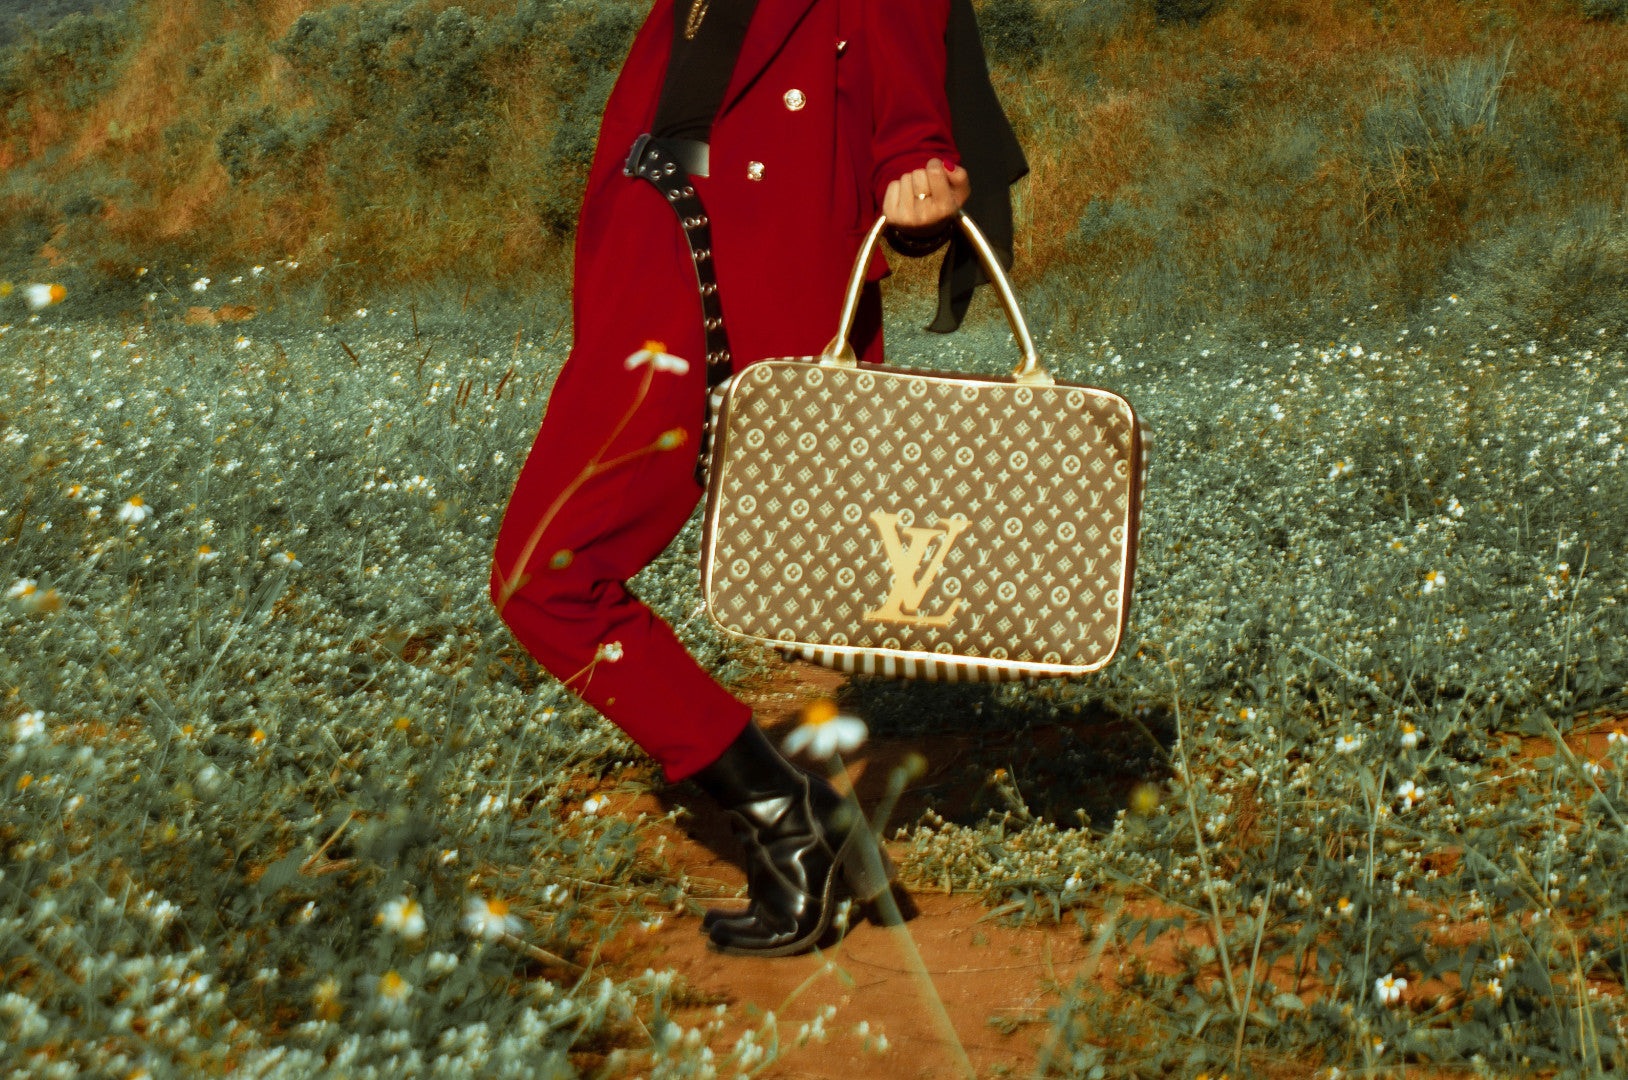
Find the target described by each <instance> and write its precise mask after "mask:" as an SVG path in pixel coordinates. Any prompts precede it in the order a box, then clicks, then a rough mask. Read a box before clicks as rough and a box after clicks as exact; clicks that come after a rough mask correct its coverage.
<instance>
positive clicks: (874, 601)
mask: <svg viewBox="0 0 1628 1080" xmlns="http://www.w3.org/2000/svg"><path fill="white" fill-rule="evenodd" d="M957 217H958V221H959V222H960V225H961V227H962V228H963V229H964V230H965V231H966V233H967V235H968V237H969V238H971V240H972V242H973V245H974V247H976V248H977V250H978V253H979V257H980V258H981V259H982V261H983V265H984V267H985V269H986V271H987V272H988V274H989V277H990V280H991V281H992V283H993V284H994V285H995V287H996V290H997V292H998V293H999V296H1000V300H1001V305H1002V307H1004V308H1005V310H1006V315H1007V319H1008V321H1009V322H1010V324H1011V328H1012V335H1013V337H1014V338H1015V339H1016V341H1017V343H1018V346H1019V348H1020V349H1021V350H1022V353H1023V361H1022V363H1021V364H1020V365H1019V366H1018V367H1017V368H1016V369H1014V371H1013V372H1012V374H1010V375H991V376H981V375H968V374H963V373H960V372H949V371H926V370H913V369H909V368H893V367H886V366H879V365H869V364H867V365H865V366H864V367H863V368H861V367H860V366H859V365H858V363H857V361H856V359H855V356H854V351H853V347H852V346H851V345H850V344H849V342H848V334H849V332H850V331H851V329H852V326H853V318H854V312H855V309H856V308H857V306H858V302H859V292H860V288H861V286H862V285H863V283H864V277H865V268H866V266H867V265H868V264H869V262H870V258H871V252H872V250H873V248H874V247H875V245H876V241H877V238H878V237H879V236H880V235H881V231H882V226H883V224H884V221H883V220H881V219H879V220H878V221H877V222H876V224H875V225H874V226H872V228H871V230H870V232H869V234H868V235H867V236H866V237H865V242H864V243H863V244H862V245H861V247H860V250H859V256H858V258H857V259H856V260H855V262H854V268H853V274H852V275H851V277H850V279H849V282H848V291H847V295H846V298H845V300H844V303H843V309H842V316H841V320H840V324H839V328H838V330H837V335H836V337H834V338H833V339H832V340H831V343H830V344H829V345H827V346H826V347H825V351H824V352H823V353H822V354H821V355H819V356H804V357H784V358H780V359H773V360H763V361H759V362H757V363H754V364H752V365H750V366H749V367H747V368H745V369H743V370H742V371H740V372H739V373H737V374H735V375H733V376H731V377H730V378H728V379H727V380H725V381H723V382H721V383H719V384H718V385H717V386H716V387H714V388H713V391H712V394H711V399H710V410H709V416H710V419H709V433H710V439H711V441H710V450H709V453H710V460H709V461H708V462H707V475H708V486H707V507H706V519H705V532H704V536H703V540H702V546H701V591H702V595H703V597H704V598H705V603H706V608H707V612H708V614H709V615H710V617H711V618H712V620H713V622H714V623H715V624H716V625H717V626H718V627H719V629H721V630H722V631H723V632H724V633H725V634H728V635H729V636H731V637H734V638H738V639H741V640H743V641H751V642H755V643H758V644H762V645H770V646H774V647H776V648H778V649H780V650H781V652H782V654H783V655H785V656H786V657H787V658H788V659H789V658H791V657H792V656H800V657H802V658H804V659H806V660H812V661H814V662H816V663H820V664H824V665H826V666H828V667H833V668H838V669H840V670H843V671H850V672H853V671H860V672H867V673H875V674H882V675H891V676H897V677H902V678H918V679H936V680H945V681H951V682H955V681H1000V680H1009V679H1019V678H1026V677H1032V676H1055V675H1081V674H1085V673H1088V672H1092V671H1096V670H1098V669H1100V668H1102V667H1103V666H1104V665H1106V664H1107V663H1108V662H1109V661H1110V660H1111V659H1113V656H1114V653H1115V651H1116V650H1117V649H1118V648H1119V644H1120V640H1121V638H1122V636H1123V635H1124V633H1125V627H1126V620H1127V618H1128V616H1129V614H1130V597H1131V575H1132V571H1133V570H1134V568H1135V564H1136V546H1137V526H1138V521H1139V516H1140V511H1141V502H1142V485H1143V481H1144V479H1145V476H1146V472H1145V453H1146V445H1147V440H1148V436H1147V433H1146V431H1145V430H1144V429H1143V427H1142V425H1141V423H1140V421H1139V420H1138V418H1137V415H1136V411H1135V410H1134V409H1132V408H1131V405H1130V402H1128V401H1126V400H1125V399H1124V398H1122V397H1120V396H1119V395H1118V394H1115V393H1112V392H1111V391H1108V390H1101V389H1098V388H1096V387H1090V386H1080V385H1074V384H1070V383H1060V382H1057V381H1056V380H1054V379H1053V378H1052V377H1051V376H1050V375H1049V374H1047V372H1046V370H1045V369H1044V368H1043V367H1042V366H1041V365H1040V362H1039V359H1038V357H1037V355H1036V353H1035V348H1034V342H1033V340H1032V339H1031V338H1030V336H1029V330H1028V327H1027V326H1026V325H1025V323H1024V321H1023V316H1022V314H1021V313H1020V312H1019V311H1018V306H1017V301H1016V299H1015V298H1014V296H1013V294H1012V289H1011V285H1010V283H1009V282H1008V281H1007V280H1006V275H1005V274H1004V273H1003V272H1002V271H1001V268H1000V265H999V263H998V262H997V260H996V259H995V257H994V253H993V252H992V251H991V250H990V247H989V244H988V242H987V241H986V240H985V239H984V237H983V235H982V234H981V233H980V232H979V231H978V229H977V228H976V227H975V226H974V225H973V223H972V221H971V219H970V218H968V217H966V216H965V215H964V214H958V216H957Z"/></svg>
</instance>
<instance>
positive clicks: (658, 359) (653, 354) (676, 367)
mask: <svg viewBox="0 0 1628 1080" xmlns="http://www.w3.org/2000/svg"><path fill="white" fill-rule="evenodd" d="M646 363H648V364H652V365H654V366H655V369H656V370H657V371H670V372H672V373H673V374H674V375H683V374H685V373H686V372H688V371H689V370H690V362H689V361H688V360H685V359H683V358H682V357H678V356H674V355H673V354H672V353H669V352H668V351H667V346H666V344H665V343H664V342H660V341H647V342H645V343H644V348H642V349H640V350H639V351H638V352H636V353H634V354H633V355H631V356H629V357H628V358H627V359H626V360H625V361H623V366H625V367H626V368H627V369H628V370H629V371H632V370H633V369H634V368H636V367H638V366H639V365H641V364H646Z"/></svg>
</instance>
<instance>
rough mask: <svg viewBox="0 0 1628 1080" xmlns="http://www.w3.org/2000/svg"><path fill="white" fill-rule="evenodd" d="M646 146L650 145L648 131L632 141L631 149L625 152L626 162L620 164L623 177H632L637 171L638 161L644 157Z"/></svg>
mask: <svg viewBox="0 0 1628 1080" xmlns="http://www.w3.org/2000/svg"><path fill="white" fill-rule="evenodd" d="M648 145H650V133H649V132H648V131H647V132H645V133H644V134H643V135H640V136H639V137H638V138H637V139H634V140H633V149H631V150H629V151H628V152H627V160H626V161H625V162H623V163H622V175H623V176H632V175H634V174H635V173H637V172H638V171H639V161H640V159H641V158H643V157H644V148H645V147H646V146H648Z"/></svg>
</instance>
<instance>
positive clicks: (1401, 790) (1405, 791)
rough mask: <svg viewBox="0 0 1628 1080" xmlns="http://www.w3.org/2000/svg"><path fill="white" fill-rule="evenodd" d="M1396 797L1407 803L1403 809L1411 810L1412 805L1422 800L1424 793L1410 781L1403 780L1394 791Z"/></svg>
mask: <svg viewBox="0 0 1628 1080" xmlns="http://www.w3.org/2000/svg"><path fill="white" fill-rule="evenodd" d="M1396 797H1397V798H1398V799H1402V800H1405V801H1406V802H1407V806H1405V807H1403V809H1405V810H1411V809H1413V804H1414V803H1416V802H1418V801H1419V800H1420V799H1422V798H1424V791H1423V790H1422V789H1420V788H1419V786H1418V785H1416V784H1415V783H1414V782H1413V781H1412V780H1404V781H1402V785H1401V786H1400V787H1398V788H1397V789H1396Z"/></svg>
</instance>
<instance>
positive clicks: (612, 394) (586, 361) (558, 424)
mask: <svg viewBox="0 0 1628 1080" xmlns="http://www.w3.org/2000/svg"><path fill="white" fill-rule="evenodd" d="M706 183H707V182H706V180H705V179H704V178H698V179H697V180H696V181H695V187H696V189H697V191H698V192H699V194H700V196H701V198H702V200H703V202H705V200H706V197H707V187H706ZM610 186H611V188H612V190H611V191H607V192H603V193H601V194H600V196H599V197H602V198H609V199H612V200H613V201H614V205H613V207H612V213H610V214H609V215H608V220H609V222H610V225H609V228H607V229H606V230H604V232H603V233H602V234H601V235H600V236H597V237H594V238H593V242H592V243H591V244H588V243H584V244H582V246H581V247H579V251H578V267H577V270H576V282H575V290H576V293H575V295H574V297H573V341H572V346H571V353H570V356H569V357H568V358H567V359H566V361H565V365H564V367H563V368H562V370H561V371H560V375H559V377H558V379H557V380H556V381H555V384H554V388H553V390H552V392H551V394H550V395H549V399H548V407H547V409H546V411H545V413H544V416H543V421H542V426H541V428H540V429H539V430H538V432H537V438H536V440H535V441H534V442H533V443H532V447H531V452H530V453H529V454H528V455H527V457H526V462H525V464H524V466H522V468H521V470H520V475H519V477H518V478H517V479H516V481H515V485H514V491H513V493H512V494H511V496H510V498H509V505H508V509H507V510H506V511H505V512H504V516H503V522H502V525H501V526H500V527H499V529H498V535H497V544H496V549H495V551H494V554H493V567H492V581H491V591H492V599H493V602H494V603H496V604H498V605H499V616H500V618H502V620H503V621H504V623H505V624H506V625H507V626H508V627H509V629H510V631H511V632H512V633H513V634H514V636H515V638H516V639H517V640H518V641H519V642H520V644H521V645H522V646H523V647H524V648H525V649H526V651H527V652H529V653H530V654H531V655H532V656H533V657H534V658H535V659H536V661H537V663H538V664H540V665H541V666H542V667H543V668H544V669H546V670H547V671H549V672H550V673H552V674H553V675H554V676H555V677H556V678H558V679H560V680H561V681H562V682H563V683H565V685H566V686H567V687H569V688H570V689H571V690H573V691H575V692H576V693H577V694H578V695H579V696H581V698H582V699H583V700H584V701H586V702H587V703H588V704H590V705H592V706H593V707H594V708H596V709H598V710H599V712H600V713H601V714H603V715H604V716H605V717H606V718H607V719H609V720H610V721H611V722H613V723H615V724H616V725H617V726H618V727H620V728H621V729H622V730H623V731H625V732H627V734H628V736H629V737H630V738H632V739H633V741H634V742H636V743H638V744H639V746H640V747H642V748H643V749H644V750H645V751H646V752H647V753H648V754H650V756H651V757H653V758H655V759H656V760H657V761H658V762H660V763H661V764H662V765H663V766H664V768H665V770H666V774H667V777H668V779H669V780H674V781H676V780H680V779H683V778H684V777H686V776H688V775H690V774H691V773H693V772H695V771H696V770H698V769H701V768H703V767H705V766H706V765H708V764H711V763H712V762H713V761H714V760H716V759H717V757H718V755H719V754H721V753H722V752H723V750H724V749H725V748H726V747H727V746H728V745H729V744H730V743H731V742H732V741H734V739H735V737H736V736H737V735H739V734H740V732H741V730H742V729H743V728H744V727H745V726H746V723H747V721H748V720H749V719H750V718H751V715H752V710H751V708H750V707H749V706H748V705H746V704H745V703H743V702H741V701H739V700H738V699H736V698H735V697H734V696H733V695H731V694H730V693H729V692H728V691H727V690H725V689H724V688H723V687H722V686H720V685H719V684H718V683H717V682H716V681H715V680H714V679H713V678H712V676H711V675H709V674H708V673H707V672H706V670H704V669H703V668H702V667H701V665H700V664H698V663H697V662H696V660H695V658H694V657H692V656H691V655H690V654H689V651H688V650H686V649H685V648H684V646H683V644H682V643H681V642H680V641H679V639H678V637H677V636H676V635H675V634H674V632H673V629H672V627H671V626H670V625H669V624H668V623H667V622H666V621H665V620H663V619H662V618H661V617H660V616H658V615H657V614H656V613H655V612H653V611H651V610H650V608H649V607H648V606H647V605H646V604H645V603H644V602H643V601H641V600H640V599H639V598H638V597H636V596H634V595H633V594H632V593H630V592H629V591H628V589H627V587H626V585H625V584H624V583H625V582H626V581H627V579H629V578H631V577H633V576H634V575H635V574H637V573H638V572H639V571H640V570H642V569H643V568H644V567H645V566H646V565H648V564H649V563H650V561H651V560H652V559H654V558H655V557H656V556H657V555H659V554H661V552H662V551H663V550H664V549H665V548H666V547H667V545H668V544H669V543H670V542H671V541H672V539H673V537H674V536H676V535H677V534H678V532H679V530H680V529H682V528H683V527H684V524H685V522H686V521H688V520H689V517H690V515H691V514H692V513H693V512H694V510H695V505H696V503H697V502H698V501H699V500H700V498H701V497H702V495H703V494H704V492H703V490H702V488H701V487H700V486H699V485H697V484H696V482H695V478H694V469H695V456H696V450H697V445H698V443H697V441H698V439H699V438H700V435H701V419H702V406H703V402H704V401H705V398H706V350H705V338H704V335H703V332H702V329H701V301H700V297H699V296H698V295H697V290H696V279H695V269H694V265H693V263H692V262H691V258H690V253H689V247H688V245H687V244H686V243H685V241H684V236H683V232H682V230H681V228H680V226H679V223H678V219H677V216H676V215H675V214H674V213H673V211H672V209H671V207H670V206H668V204H667V201H666V199H664V198H663V197H662V195H661V193H660V192H658V191H657V190H656V189H655V188H654V187H653V186H651V185H650V184H649V183H648V182H646V181H644V180H640V179H633V178H623V177H620V176H618V177H616V178H615V179H614V180H613V181H612V183H611V185H610ZM710 209H711V208H710V207H709V211H710ZM728 315H729V308H728V297H727V296H726V297H724V317H725V319H726V320H727V319H728ZM652 342H654V343H659V344H657V345H654V346H650V345H648V343H652ZM647 348H657V349H659V350H660V351H662V352H665V353H668V354H671V355H673V356H677V357H680V358H681V359H683V360H685V361H687V363H688V370H687V371H686V372H683V373H682V374H680V373H676V372H673V371H669V370H659V369H658V365H657V363H656V361H654V360H653V359H646V360H645V361H644V362H643V363H641V364H638V365H636V366H634V367H632V368H629V367H628V365H627V361H628V358H629V357H630V356H633V355H634V354H636V353H639V352H640V351H641V350H647ZM674 430H681V431H682V432H683V433H684V438H683V441H682V442H681V443H680V444H679V445H677V446H676V447H674V448H672V449H659V448H656V447H658V446H659V440H661V439H662V436H663V433H666V432H672V431H674ZM670 438H672V436H669V439H670ZM516 581H518V582H520V584H519V586H518V588H515V589H514V591H513V592H512V593H510V594H509V595H508V596H507V598H506V599H505V598H504V594H505V591H506V588H507V586H508V584H509V583H511V582H516ZM613 657H614V659H613Z"/></svg>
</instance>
